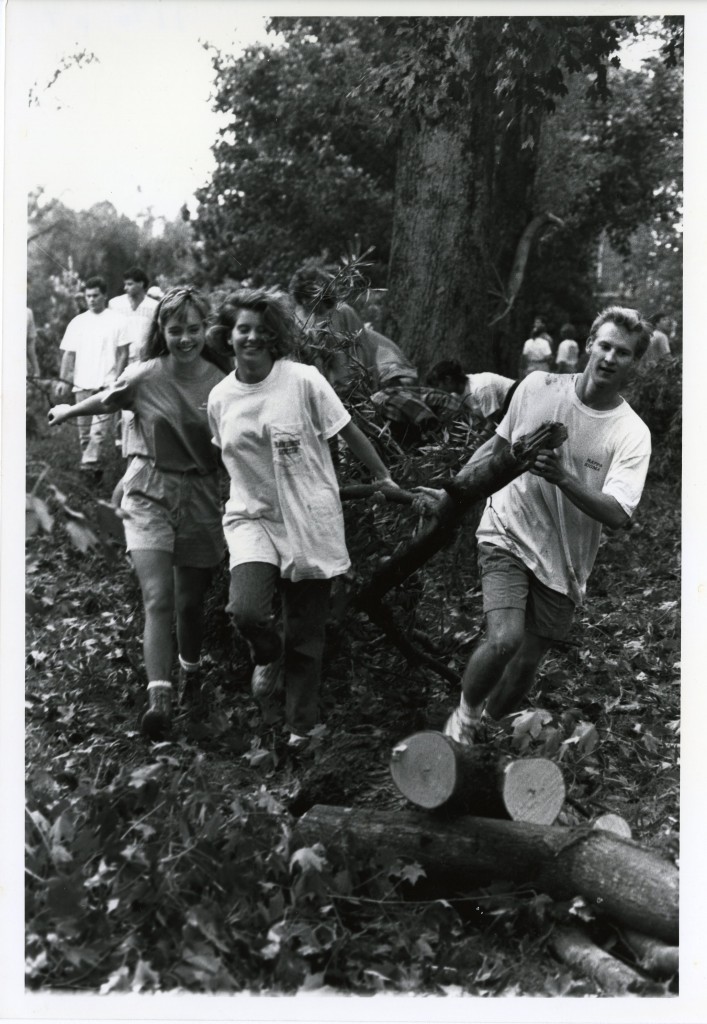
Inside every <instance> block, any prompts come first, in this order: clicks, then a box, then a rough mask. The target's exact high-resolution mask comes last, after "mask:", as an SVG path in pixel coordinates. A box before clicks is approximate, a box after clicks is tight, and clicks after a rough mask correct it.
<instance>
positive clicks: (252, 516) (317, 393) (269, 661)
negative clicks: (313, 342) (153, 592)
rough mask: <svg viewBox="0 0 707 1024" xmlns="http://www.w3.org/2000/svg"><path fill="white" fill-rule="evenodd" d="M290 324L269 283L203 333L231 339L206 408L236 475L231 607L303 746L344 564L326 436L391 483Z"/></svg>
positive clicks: (262, 687)
mask: <svg viewBox="0 0 707 1024" xmlns="http://www.w3.org/2000/svg"><path fill="white" fill-rule="evenodd" d="M293 334H294V323H293V320H292V317H291V316H290V315H289V314H288V313H287V311H286V310H285V308H284V307H283V305H282V304H281V303H280V302H279V301H278V300H277V299H276V298H275V297H274V296H273V295H272V294H270V293H267V292H257V291H255V292H254V291H240V292H237V293H235V294H234V295H232V296H231V297H230V298H229V299H228V300H227V301H226V302H225V303H224V305H223V306H222V308H221V309H220V310H219V312H218V314H217V318H216V325H215V326H214V327H212V328H211V332H210V336H211V337H212V338H213V339H214V340H215V341H216V342H218V343H220V344H223V342H224V340H225V339H226V338H229V339H230V341H231V344H232V346H233V351H234V353H235V357H236V369H235V371H234V372H233V373H231V374H229V375H228V377H226V379H225V380H223V381H222V382H221V383H220V384H218V385H217V386H216V387H215V388H214V390H213V391H212V393H211V395H210V397H209V404H208V415H209V423H210V424H211V431H212V434H213V440H214V444H215V445H216V446H217V447H218V448H219V449H220V451H221V456H222V459H223V462H224V465H225V467H226V469H227V470H228V474H229V476H230V478H231V490H230V496H229V499H228V502H227V504H226V510H225V515H224V519H223V525H224V532H225V534H226V541H227V543H228V548H229V553H230V567H231V584H230V591H229V604H228V610H229V612H230V613H231V615H232V616H233V619H234V622H235V625H236V627H237V629H238V630H239V632H240V633H241V635H242V636H243V637H244V638H245V640H246V641H247V643H248V646H249V649H250V652H251V656H252V659H253V662H254V665H255V669H254V672H253V678H252V690H253V695H254V696H255V697H257V698H259V699H265V698H268V697H270V696H272V695H273V694H274V693H276V692H277V691H278V690H280V689H282V688H283V686H284V689H285V712H286V725H287V727H288V729H289V732H290V736H289V741H288V742H289V745H290V746H291V747H292V748H294V749H298V748H300V747H302V746H304V745H305V744H306V742H307V739H306V734H307V733H308V732H309V731H310V730H311V729H312V728H313V727H314V726H315V725H316V724H317V722H318V694H319V685H320V676H321V665H322V654H323V649H324V633H325V626H326V620H327V615H328V609H329V593H330V588H331V581H332V579H333V578H334V577H336V576H339V575H341V574H342V573H344V572H346V570H347V569H348V568H349V565H350V561H349V556H348V553H347V550H346V542H345V537H344V520H343V515H342V510H341V502H340V500H339V488H338V484H337V480H336V475H335V473H334V467H333V464H332V459H331V454H330V451H329V444H328V442H329V440H330V439H331V438H333V437H336V436H337V435H338V436H339V437H341V438H342V439H343V440H344V441H345V442H346V444H347V445H348V446H349V448H350V449H351V451H352V452H353V454H354V455H355V456H356V458H357V459H359V460H360V461H361V462H362V463H363V465H364V466H365V467H366V468H367V469H368V470H369V471H370V472H371V474H372V475H373V478H374V481H375V482H376V483H380V484H381V485H383V486H384V487H386V486H387V487H395V486H396V485H395V484H394V483H393V481H392V480H391V478H390V474H389V473H388V470H387V469H386V467H385V465H384V464H383V462H382V461H381V459H380V457H379V455H378V453H377V452H376V450H375V449H374V447H373V446H372V444H371V443H370V441H369V440H368V439H367V438H366V437H365V435H364V434H363V433H362V432H361V431H360V430H359V428H358V427H357V426H356V425H355V424H354V423H352V421H351V417H350V415H349V413H348V412H347V411H346V409H345V408H344V406H343V404H342V403H341V400H340V399H339V397H338V396H337V394H336V392H335V391H334V389H333V388H332V387H331V385H330V384H329V383H328V382H327V381H326V380H325V378H324V376H323V375H322V374H321V373H320V372H319V370H317V369H316V367H314V366H305V365H303V364H302V363H298V362H294V361H293V360H291V359H288V358H285V357H286V356H287V355H288V354H289V353H290V351H291V350H292V346H293ZM277 589H279V590H280V592H281V596H282V609H283V632H282V635H281V633H280V630H279V628H278V625H277V622H276V619H275V617H274V615H273V599H274V596H275V592H276V590H277Z"/></svg>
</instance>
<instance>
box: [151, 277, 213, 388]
mask: <svg viewBox="0 0 707 1024" xmlns="http://www.w3.org/2000/svg"><path fill="white" fill-rule="evenodd" d="M189 310H193V311H194V312H195V313H196V314H197V316H198V317H199V318H200V319H201V321H202V322H203V325H204V330H205V333H206V342H205V344H204V347H203V349H202V351H201V357H202V359H205V360H206V361H207V362H208V363H213V364H214V366H218V368H219V369H220V370H223V372H224V373H229V372H230V370H231V365H230V362H229V360H228V359H227V357H226V356H224V355H222V353H220V352H217V351H215V350H214V349H213V348H212V347H211V345H210V344H209V338H208V330H207V322H208V319H209V313H210V308H209V300H208V299H207V298H206V296H205V295H202V294H201V293H200V292H198V291H197V290H196V289H195V288H192V286H191V285H177V287H176V288H170V289H169V291H168V292H166V293H165V294H164V295H163V297H162V298H161V299H160V301H159V302H158V304H157V309H156V310H155V315H154V316H153V318H152V323H151V324H150V333H149V334H148V336H147V341H146V342H145V344H144V346H143V349H142V352H141V354H140V358H141V359H142V361H143V362H146V361H147V360H148V359H156V358H157V357H159V356H166V355H169V348H168V347H167V340H166V338H165V336H164V326H165V324H166V323H167V321H168V320H169V319H171V318H172V317H175V316H176V317H181V318H182V319H183V320H185V319H186V317H187V313H188V312H189Z"/></svg>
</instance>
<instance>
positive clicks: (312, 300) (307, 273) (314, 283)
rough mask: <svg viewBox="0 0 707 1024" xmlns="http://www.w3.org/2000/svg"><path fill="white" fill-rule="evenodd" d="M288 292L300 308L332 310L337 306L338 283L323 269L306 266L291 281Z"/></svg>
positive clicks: (296, 272) (295, 273) (310, 265)
mask: <svg viewBox="0 0 707 1024" xmlns="http://www.w3.org/2000/svg"><path fill="white" fill-rule="evenodd" d="M288 291H289V293H290V295H291V296H292V298H293V299H294V300H295V302H297V303H298V304H299V305H300V306H307V307H309V308H311V307H312V306H319V307H321V308H322V309H324V310H326V309H331V308H332V307H333V306H335V305H336V300H337V294H336V283H335V279H334V277H333V276H332V275H331V274H328V273H327V272H326V270H322V268H321V267H315V266H312V264H305V265H304V266H303V267H300V268H299V270H296V271H295V272H294V274H293V275H292V277H291V279H290V283H289V285H288Z"/></svg>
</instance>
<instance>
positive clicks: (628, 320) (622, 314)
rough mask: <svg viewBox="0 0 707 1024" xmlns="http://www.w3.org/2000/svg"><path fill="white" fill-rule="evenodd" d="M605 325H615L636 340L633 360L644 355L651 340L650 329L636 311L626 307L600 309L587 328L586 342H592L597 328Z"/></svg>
mask: <svg viewBox="0 0 707 1024" xmlns="http://www.w3.org/2000/svg"><path fill="white" fill-rule="evenodd" d="M607 323H611V324H616V326H617V327H620V328H621V329H622V330H623V331H626V333H627V334H628V335H630V336H631V337H635V338H636V347H635V348H634V350H633V358H634V359H636V360H638V359H640V358H641V356H642V355H644V354H645V352H646V349H647V348H648V343H649V342H650V340H651V334H652V328H651V325H650V324H649V323H648V321H647V320H645V319H644V318H643V317H642V316H641V314H640V313H639V312H638V310H637V309H630V308H629V307H627V306H607V307H606V309H602V311H601V313H600V314H599V315H598V316H597V317H596V319H595V320H594V322H593V324H592V326H591V327H590V328H589V337H588V338H587V341H594V339H595V338H596V336H597V332H598V330H599V328H600V327H603V325H604V324H607Z"/></svg>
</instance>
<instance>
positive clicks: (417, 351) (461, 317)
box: [386, 117, 494, 374]
mask: <svg viewBox="0 0 707 1024" xmlns="http://www.w3.org/2000/svg"><path fill="white" fill-rule="evenodd" d="M477 164H478V153H477V152H475V148H474V144H473V142H472V140H471V138H470V123H469V119H468V117H467V118H466V119H463V118H461V117H460V118H459V120H457V121H454V122H452V123H447V125H446V126H445V127H442V126H435V125H427V124H426V125H422V126H419V127H417V126H415V125H413V124H409V125H408V126H407V127H406V129H405V131H404V132H403V135H402V141H401V144H400V148H399V151H398V170H397V176H396V185H395V213H394V222H393V240H392V245H391V255H390V271H389V278H388V287H389V292H388V309H387V314H386V333H387V334H389V335H390V336H391V337H392V338H394V339H395V341H397V342H398V344H399V345H401V347H402V348H403V349H404V351H405V352H406V353H407V355H408V356H410V358H411V359H412V360H413V362H414V363H415V364H416V365H417V366H418V367H419V368H420V370H421V371H422V373H423V374H424V373H426V372H427V370H429V368H430V367H431V365H432V364H433V363H435V362H436V361H437V360H439V359H458V360H460V362H461V363H462V366H463V367H464V368H465V369H467V368H468V370H471V369H472V367H473V368H478V369H484V370H492V369H494V353H493V351H492V348H491V339H490V337H489V335H488V332H487V331H486V329H485V325H486V321H487V320H488V319H490V316H489V309H490V305H489V303H490V296H489V295H488V288H487V274H488V267H487V266H486V265H485V261H484V260H483V258H482V252H481V250H480V248H479V245H478V243H477V241H476V235H477V233H478V220H479V217H480V212H481V205H480V203H479V195H478V192H479V189H478V186H477V183H476V181H475V173H476V166H477ZM475 221H476V224H475Z"/></svg>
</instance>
